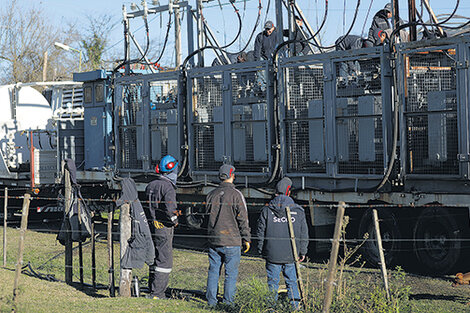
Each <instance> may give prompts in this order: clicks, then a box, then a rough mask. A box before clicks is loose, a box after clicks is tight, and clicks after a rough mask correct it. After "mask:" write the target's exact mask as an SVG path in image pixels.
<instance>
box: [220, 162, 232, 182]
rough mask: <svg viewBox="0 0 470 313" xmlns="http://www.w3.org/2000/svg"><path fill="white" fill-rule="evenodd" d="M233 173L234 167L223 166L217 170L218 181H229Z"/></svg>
mask: <svg viewBox="0 0 470 313" xmlns="http://www.w3.org/2000/svg"><path fill="white" fill-rule="evenodd" d="M233 173H235V167H234V166H232V165H229V164H224V165H222V166H221V167H220V168H219V179H220V180H226V179H229V178H230V176H232V174H233Z"/></svg>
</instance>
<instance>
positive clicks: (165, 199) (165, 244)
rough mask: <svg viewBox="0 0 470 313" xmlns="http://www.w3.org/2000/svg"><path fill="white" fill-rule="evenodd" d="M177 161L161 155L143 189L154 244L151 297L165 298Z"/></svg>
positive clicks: (170, 261)
mask: <svg viewBox="0 0 470 313" xmlns="http://www.w3.org/2000/svg"><path fill="white" fill-rule="evenodd" d="M177 168H178V162H177V161H176V159H175V158H174V157H172V156H171V155H167V156H165V157H163V158H162V160H161V161H160V163H159V165H157V167H156V169H155V171H156V172H157V173H158V174H161V176H159V177H158V178H157V179H156V180H154V181H152V182H150V183H149V184H148V185H147V188H146V189H145V193H146V195H147V198H148V200H149V212H148V215H149V216H148V217H147V218H148V221H149V224H150V229H151V232H152V239H153V243H154V246H155V260H154V263H153V265H151V266H150V267H149V290H150V291H149V295H148V297H149V298H151V299H166V296H165V290H166V288H167V286H168V280H169V278H170V272H171V269H172V267H173V231H174V227H175V226H176V225H178V216H177V210H176V178H177V176H178V171H177Z"/></svg>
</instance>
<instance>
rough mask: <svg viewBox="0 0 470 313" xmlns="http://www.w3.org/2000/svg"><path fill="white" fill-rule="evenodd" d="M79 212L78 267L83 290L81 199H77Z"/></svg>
mask: <svg viewBox="0 0 470 313" xmlns="http://www.w3.org/2000/svg"><path fill="white" fill-rule="evenodd" d="M77 211H78V267H79V271H80V286H81V288H82V289H83V288H84V287H85V286H84V284H83V245H82V216H81V215H82V206H81V203H80V199H77Z"/></svg>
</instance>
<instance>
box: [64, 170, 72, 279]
mask: <svg viewBox="0 0 470 313" xmlns="http://www.w3.org/2000/svg"><path fill="white" fill-rule="evenodd" d="M63 168H64V178H65V182H64V183H65V207H64V214H65V221H64V222H65V223H64V226H65V227H64V228H65V283H66V284H68V285H71V284H72V281H73V265H72V262H73V256H72V227H71V226H70V220H69V213H70V209H71V205H72V183H71V182H70V172H69V170H68V169H66V168H65V167H63Z"/></svg>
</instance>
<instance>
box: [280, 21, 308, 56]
mask: <svg viewBox="0 0 470 313" xmlns="http://www.w3.org/2000/svg"><path fill="white" fill-rule="evenodd" d="M294 19H295V25H296V29H295V32H294V36H295V38H294V39H295V40H297V42H296V43H295V51H294V52H295V53H294V54H293V55H307V54H309V52H310V48H309V47H308V43H307V41H306V38H305V36H304V35H303V34H304V29H303V26H304V22H303V21H302V19H301V18H300V17H298V16H297V15H296V16H295V17H294ZM282 35H283V36H284V37H289V30H288V29H284V30H283V31H282Z"/></svg>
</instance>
